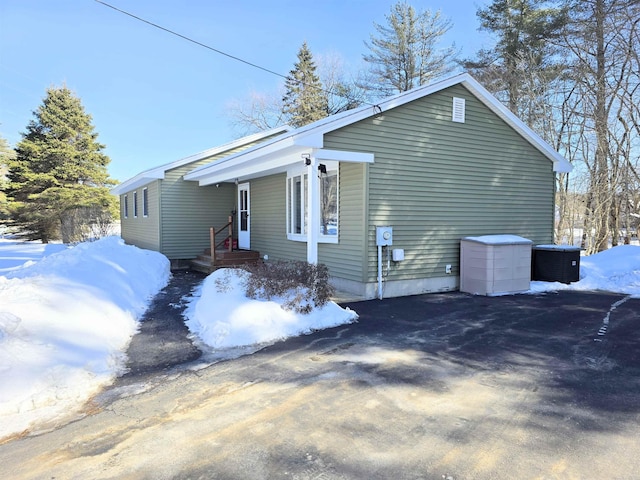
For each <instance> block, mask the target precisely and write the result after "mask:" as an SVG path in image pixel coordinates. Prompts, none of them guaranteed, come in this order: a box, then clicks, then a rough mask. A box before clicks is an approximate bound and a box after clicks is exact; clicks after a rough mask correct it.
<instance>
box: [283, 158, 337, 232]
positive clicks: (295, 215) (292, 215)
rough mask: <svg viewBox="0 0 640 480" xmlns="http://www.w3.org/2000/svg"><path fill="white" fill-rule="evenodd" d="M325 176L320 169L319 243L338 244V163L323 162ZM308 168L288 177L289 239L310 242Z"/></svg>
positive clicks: (298, 170) (294, 172) (292, 171)
mask: <svg viewBox="0 0 640 480" xmlns="http://www.w3.org/2000/svg"><path fill="white" fill-rule="evenodd" d="M322 165H324V166H325V168H326V173H321V172H320V171H319V170H318V176H319V189H320V211H319V212H317V217H318V221H319V222H320V237H319V239H318V241H319V242H322V243H338V198H339V194H338V193H339V192H338V186H339V182H338V162H329V161H327V162H322ZM306 171H307V169H306V167H302V168H298V169H295V170H291V171H289V172H288V174H287V238H288V239H289V240H296V241H299V242H306V241H307V219H308V205H307V201H308V198H307V189H308V185H309V179H308V178H307V173H306Z"/></svg>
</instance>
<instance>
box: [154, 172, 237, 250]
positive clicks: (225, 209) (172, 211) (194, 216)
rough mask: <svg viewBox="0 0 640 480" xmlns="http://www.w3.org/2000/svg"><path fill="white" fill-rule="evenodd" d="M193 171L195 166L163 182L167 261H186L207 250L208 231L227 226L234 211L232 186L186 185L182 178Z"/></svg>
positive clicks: (188, 183) (168, 177)
mask: <svg viewBox="0 0 640 480" xmlns="http://www.w3.org/2000/svg"><path fill="white" fill-rule="evenodd" d="M193 168H196V167H195V166H194V164H191V165H189V166H186V167H181V168H176V169H174V170H171V171H169V172H167V173H166V174H165V178H164V180H163V181H162V202H161V205H162V218H163V221H164V223H163V226H162V246H161V250H160V251H161V252H162V253H164V254H165V255H166V256H167V257H169V258H170V259H189V258H195V257H197V256H198V255H199V254H201V253H202V252H203V251H204V249H205V248H208V247H209V244H210V241H209V229H210V228H211V227H214V228H215V229H216V230H218V229H219V228H220V227H222V226H223V225H225V224H226V223H227V222H228V217H229V215H230V214H231V211H232V210H233V208H234V207H235V190H236V189H235V185H233V184H221V185H220V186H219V187H217V188H216V186H215V185H209V186H206V187H200V186H199V185H198V182H185V181H184V180H182V176H183V175H184V174H185V173H187V172H189V171H191V170H192V169H193Z"/></svg>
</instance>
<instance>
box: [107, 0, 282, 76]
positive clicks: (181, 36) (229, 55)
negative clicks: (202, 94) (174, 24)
mask: <svg viewBox="0 0 640 480" xmlns="http://www.w3.org/2000/svg"><path fill="white" fill-rule="evenodd" d="M95 1H96V2H98V3H99V4H101V5H104V6H105V7H109V8H112V9H113V10H115V11H116V12H120V13H122V14H124V15H127V16H129V17H131V18H135V19H136V20H138V21H140V22H142V23H146V24H147V25H151V26H152V27H155V28H157V29H160V30H162V31H164V32H167V33H170V34H171V35H175V36H176V37H180V38H182V39H183V40H186V41H187V42H191V43H195V44H196V45H199V46H201V47H204V48H206V49H208V50H211V51H213V52H216V53H219V54H220V55H224V56H225V57H229V58H231V59H233V60H236V61H238V62H242V63H244V64H246V65H249V66H251V67H254V68H258V69H260V70H262V71H264V72H267V73H271V74H272V75H277V76H278V77H281V78H284V79H286V78H287V77H286V75H282V74H280V73H278V72H274V71H273V70H269V69H268V68H265V67H261V66H260V65H256V64H255V63H251V62H249V61H247V60H243V59H242V58H240V57H236V56H235V55H231V54H229V53H226V52H223V51H222V50H218V49H217V48H213V47H211V46H209V45H207V44H205V43H202V42H199V41H197V40H194V39H193V38H189V37H187V36H186V35H182V34H181V33H178V32H175V31H173V30H170V29H168V28H165V27H163V26H161V25H158V24H157V23H153V22H151V21H149V20H145V19H144V18H142V17H139V16H137V15H134V14H133V13H129V12H127V11H125V10H122V9H120V8H118V7H114V6H113V5H110V4H108V3H107V2H103V1H102V0H95Z"/></svg>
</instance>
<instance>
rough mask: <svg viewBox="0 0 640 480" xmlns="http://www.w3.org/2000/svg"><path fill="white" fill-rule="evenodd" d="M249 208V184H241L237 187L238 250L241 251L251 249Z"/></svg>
mask: <svg viewBox="0 0 640 480" xmlns="http://www.w3.org/2000/svg"><path fill="white" fill-rule="evenodd" d="M250 206H251V201H250V196H249V184H248V183H241V184H240V185H238V248H239V249H241V250H249V249H251V242H250V239H251V221H250V219H249V211H250Z"/></svg>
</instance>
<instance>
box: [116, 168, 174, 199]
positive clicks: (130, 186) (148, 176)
mask: <svg viewBox="0 0 640 480" xmlns="http://www.w3.org/2000/svg"><path fill="white" fill-rule="evenodd" d="M162 178H164V170H162V171H160V170H159V169H153V170H147V171H146V172H142V173H139V174H138V175H136V176H135V177H132V178H130V179H129V180H127V181H125V182H122V183H121V184H119V185H116V186H115V187H113V188H112V189H111V190H109V191H110V192H111V194H112V195H122V194H123V193H127V192H131V191H132V190H135V189H136V188H140V187H141V186H143V185H146V184H147V183H150V182H153V181H154V180H159V179H162Z"/></svg>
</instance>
